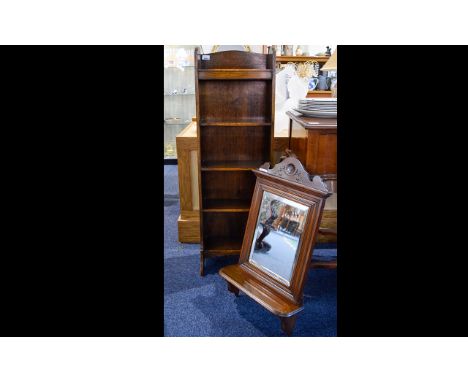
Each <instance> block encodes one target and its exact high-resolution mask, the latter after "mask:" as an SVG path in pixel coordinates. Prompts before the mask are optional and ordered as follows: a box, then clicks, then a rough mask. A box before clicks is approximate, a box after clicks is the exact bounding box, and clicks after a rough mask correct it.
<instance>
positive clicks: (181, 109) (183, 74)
mask: <svg viewBox="0 0 468 382" xmlns="http://www.w3.org/2000/svg"><path fill="white" fill-rule="evenodd" d="M196 47H197V45H165V46H164V159H176V158H177V150H176V135H177V134H179V133H180V132H181V131H182V130H183V129H184V128H185V127H186V126H187V125H188V124H189V123H190V122H191V121H192V117H193V116H194V115H195V71H194V70H195V68H194V51H195V48H196Z"/></svg>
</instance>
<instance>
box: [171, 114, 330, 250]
mask: <svg viewBox="0 0 468 382" xmlns="http://www.w3.org/2000/svg"><path fill="white" fill-rule="evenodd" d="M320 121H322V122H323V121H328V122H327V123H330V122H333V121H332V120H324V119H321V120H320ZM334 121H335V127H334V129H331V130H330V129H329V128H327V127H325V129H323V130H322V133H323V135H324V136H323V137H320V136H319V137H318V139H317V137H316V136H315V135H314V134H317V132H318V131H320V130H317V129H315V130H311V136H312V139H311V140H310V141H308V139H307V136H308V134H307V132H308V129H305V128H304V127H302V126H301V125H300V124H296V123H295V124H293V125H294V130H293V131H292V134H293V135H292V137H291V144H292V147H291V148H292V149H293V150H294V152H295V153H296V155H297V156H298V158H299V160H301V162H302V163H303V164H304V165H305V167H306V169H307V170H308V171H309V172H311V173H317V172H316V170H317V169H318V170H320V166H322V169H323V168H325V169H326V170H330V171H334V174H336V120H334ZM333 131H334V134H335V141H334V142H335V143H334V146H333V144H332V143H333V138H331V139H330V137H325V135H327V134H333ZM301 137H302V138H301ZM321 140H323V141H321ZM314 142H315V144H314ZM324 143H325V144H327V143H328V145H329V148H328V151H327V150H325V152H323V150H322V149H319V147H316V146H323V144H324ZM176 144H177V157H178V167H179V192H180V216H179V219H178V222H177V223H178V230H179V241H180V242H182V243H199V242H200V212H199V203H198V137H197V122H196V118H192V122H191V123H190V124H189V125H188V126H187V127H186V128H185V129H184V130H182V131H181V132H180V133H179V135H177V137H176ZM289 145H290V143H289V138H287V137H275V138H274V139H273V155H274V157H275V158H279V156H280V155H281V153H282V152H284V150H285V149H287V148H288V147H289ZM309 145H310V146H311V147H316V148H315V151H316V153H317V154H316V155H318V158H319V162H321V159H320V158H321V157H323V156H324V155H325V156H326V157H327V156H330V157H332V156H334V158H329V159H327V160H326V161H325V163H328V164H327V165H326V166H324V165H323V164H320V165H319V166H314V165H313V164H311V163H310V162H309V167H307V158H309V161H311V160H312V159H313V156H312V155H309V156H308V155H307V150H308V146H309ZM330 145H331V146H332V147H330ZM325 149H326V146H325ZM333 163H334V167H333V166H330V164H332V165H333ZM311 169H312V170H313V171H311ZM322 175H323V173H322ZM328 182H329V183H330V182H331V184H332V187H333V188H336V184H335V182H334V181H333V179H332V180H331V181H328ZM336 216H337V208H336V195H332V196H331V197H329V198H328V199H327V202H326V204H325V209H324V212H323V215H322V222H321V224H320V227H321V228H322V229H323V228H324V229H329V230H336ZM317 241H318V242H320V243H324V242H334V241H335V238H334V237H333V235H326V234H319V236H318V239H317Z"/></svg>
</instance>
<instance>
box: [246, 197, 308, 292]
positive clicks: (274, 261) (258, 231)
mask: <svg viewBox="0 0 468 382" xmlns="http://www.w3.org/2000/svg"><path fill="white" fill-rule="evenodd" d="M308 209H309V208H308V207H307V206H304V205H302V204H300V203H296V202H294V201H292V200H288V199H285V198H283V197H281V196H278V195H275V194H272V193H270V192H267V191H265V192H264V193H263V198H262V202H261V204H260V210H259V214H258V218H257V225H256V228H255V233H254V238H253V242H252V246H251V250H250V257H249V262H250V263H252V264H254V265H255V266H257V267H259V268H261V269H262V270H264V271H266V272H267V273H268V274H270V275H271V276H273V277H275V278H276V279H278V280H279V281H281V282H283V283H285V284H286V285H289V283H290V281H291V277H292V274H293V271H294V265H295V263H296V257H297V248H298V245H299V241H300V239H301V235H302V230H303V227H304V223H305V221H306V218H307V212H308Z"/></svg>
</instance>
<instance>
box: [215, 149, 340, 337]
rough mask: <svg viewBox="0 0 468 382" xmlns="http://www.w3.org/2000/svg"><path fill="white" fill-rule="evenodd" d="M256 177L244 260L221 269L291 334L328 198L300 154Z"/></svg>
mask: <svg viewBox="0 0 468 382" xmlns="http://www.w3.org/2000/svg"><path fill="white" fill-rule="evenodd" d="M254 174H255V176H256V178H257V180H256V182H255V189H254V193H253V196H252V204H251V206H250V210H249V217H248V219H247V225H246V227H245V234H244V240H243V241H242V248H241V253H240V257H239V263H238V264H233V265H228V266H226V267H224V268H222V269H221V270H220V271H219V274H220V275H221V277H223V278H224V279H225V280H226V281H227V287H228V290H229V291H230V292H232V293H234V294H235V295H236V296H239V292H240V291H242V292H244V293H245V294H247V295H248V296H250V297H251V298H253V299H254V300H255V301H256V302H258V303H259V304H260V305H262V306H263V307H264V308H266V309H268V310H269V311H270V312H271V313H273V314H275V315H276V316H278V317H279V318H280V320H281V328H282V329H283V330H284V332H285V333H286V334H288V335H291V333H292V331H293V329H294V325H295V322H296V318H297V313H299V312H300V311H301V310H302V309H303V308H304V304H303V289H304V283H305V281H306V278H307V271H308V269H309V265H310V261H311V256H312V248H313V247H314V243H315V238H316V236H317V232H318V228H319V224H320V220H321V217H322V213H323V207H324V205H325V199H326V198H327V197H329V196H330V195H331V192H330V191H329V190H328V188H327V186H326V185H325V183H324V182H323V180H322V179H321V178H320V177H319V176H314V177H313V178H312V179H311V177H309V174H308V173H307V172H306V171H305V170H304V167H303V166H302V164H301V162H299V160H298V159H297V158H295V157H288V158H285V159H284V160H283V161H282V162H280V163H278V164H277V165H276V166H275V167H274V168H272V169H270V164H269V163H265V164H264V165H263V166H261V167H260V168H259V169H258V170H254Z"/></svg>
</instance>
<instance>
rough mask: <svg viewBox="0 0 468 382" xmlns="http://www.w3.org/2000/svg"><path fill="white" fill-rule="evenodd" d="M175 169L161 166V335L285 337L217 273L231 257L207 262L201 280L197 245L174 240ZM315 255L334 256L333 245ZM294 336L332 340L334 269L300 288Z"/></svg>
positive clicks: (260, 309) (266, 315)
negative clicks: (300, 305)
mask: <svg viewBox="0 0 468 382" xmlns="http://www.w3.org/2000/svg"><path fill="white" fill-rule="evenodd" d="M178 192H179V188H178V179H177V166H173V165H168V166H164V230H165V233H164V334H165V336H184V337H185V336H212V337H213V336H214V337H221V336H236V337H244V336H256V337H264V336H267V337H274V336H284V334H283V332H282V331H281V328H280V322H279V319H278V318H277V317H275V316H274V315H272V314H271V313H270V312H268V311H267V310H266V309H264V308H263V307H261V306H260V305H259V304H257V303H256V302H255V301H253V300H252V299H251V298H249V297H247V296H246V295H245V294H242V293H241V294H240V295H239V297H237V298H236V297H235V296H234V295H233V294H232V293H229V292H228V291H227V287H226V282H225V280H224V279H222V278H221V277H220V276H219V275H218V271H219V269H221V268H222V267H224V266H226V265H228V264H233V263H235V262H236V259H235V258H233V257H225V258H214V259H207V261H206V268H205V269H206V271H205V273H206V276H205V277H200V276H199V274H198V272H199V264H200V260H199V259H200V257H199V256H200V246H199V245H198V244H182V243H179V242H178V240H177V218H178V216H179V213H180V212H179V199H178V196H179V195H178ZM314 256H315V257H319V256H320V257H323V258H324V259H325V258H330V257H334V256H336V249H335V248H334V246H333V245H323V246H321V247H320V248H317V249H315V251H314ZM293 336H336V270H328V269H314V270H311V271H309V277H308V279H307V284H306V286H305V289H304V310H303V311H302V312H301V313H299V314H298V318H297V323H296V328H295V330H294V333H293Z"/></svg>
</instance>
